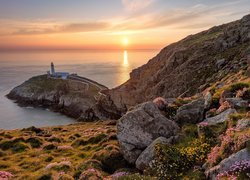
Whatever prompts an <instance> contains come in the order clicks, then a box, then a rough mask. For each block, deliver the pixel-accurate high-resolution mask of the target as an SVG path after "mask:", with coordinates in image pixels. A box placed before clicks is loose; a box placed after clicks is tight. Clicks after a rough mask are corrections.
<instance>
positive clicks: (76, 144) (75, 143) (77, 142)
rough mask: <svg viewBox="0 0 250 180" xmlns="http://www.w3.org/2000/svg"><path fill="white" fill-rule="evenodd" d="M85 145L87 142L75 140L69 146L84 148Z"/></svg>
mask: <svg viewBox="0 0 250 180" xmlns="http://www.w3.org/2000/svg"><path fill="white" fill-rule="evenodd" d="M87 144H88V141H85V140H84V139H77V140H75V141H74V142H73V143H72V144H71V146H73V147H79V146H85V145H87Z"/></svg>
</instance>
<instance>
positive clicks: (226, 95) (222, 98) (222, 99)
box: [220, 89, 234, 105]
mask: <svg viewBox="0 0 250 180" xmlns="http://www.w3.org/2000/svg"><path fill="white" fill-rule="evenodd" d="M233 96H234V95H233V93H232V92H231V91H230V90H227V89H226V90H224V91H223V92H222V93H221V95H220V105H222V104H223V103H224V102H225V101H226V98H232V97H233Z"/></svg>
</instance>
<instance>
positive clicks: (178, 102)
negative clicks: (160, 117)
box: [174, 98, 191, 107]
mask: <svg viewBox="0 0 250 180" xmlns="http://www.w3.org/2000/svg"><path fill="white" fill-rule="evenodd" d="M190 102H191V100H185V99H181V98H178V99H177V100H176V101H175V102H174V103H175V105H176V106H178V107H180V106H183V105H184V104H188V103H190Z"/></svg>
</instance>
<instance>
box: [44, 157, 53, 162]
mask: <svg viewBox="0 0 250 180" xmlns="http://www.w3.org/2000/svg"><path fill="white" fill-rule="evenodd" d="M53 159H54V158H53V157H52V156H49V157H47V158H46V159H45V162H51V161H53Z"/></svg>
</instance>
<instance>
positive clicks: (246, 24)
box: [105, 15, 250, 112]
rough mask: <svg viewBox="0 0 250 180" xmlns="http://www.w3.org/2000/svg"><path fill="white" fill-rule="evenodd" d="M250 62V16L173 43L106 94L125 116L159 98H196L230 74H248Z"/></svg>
mask: <svg viewBox="0 0 250 180" xmlns="http://www.w3.org/2000/svg"><path fill="white" fill-rule="evenodd" d="M249 58H250V15H247V16H245V17H243V18H242V19H241V20H238V21H235V22H232V23H229V24H225V25H221V26H216V27H213V28H211V29H209V30H207V31H203V32H201V33H198V34H196V35H190V36H188V37H186V38H185V39H183V40H181V41H179V42H177V43H173V44H171V45H169V46H167V47H165V48H164V49H162V50H161V51H160V53H159V54H158V55H157V56H155V57H154V58H152V59H151V60H149V62H148V63H147V64H145V65H143V66H141V67H139V68H137V69H134V70H133V71H132V72H131V73H130V79H129V80H128V81H127V82H126V83H124V84H122V85H121V86H119V87H116V88H114V89H111V90H109V91H107V92H105V93H106V94H107V95H108V96H109V99H111V100H112V101H113V104H114V105H115V106H116V107H117V108H118V109H119V110H120V111H121V112H125V111H126V110H127V109H128V108H129V107H130V106H134V105H136V104H139V103H142V102H145V101H147V100H152V99H154V98H156V97H158V96H162V97H178V96H180V95H182V96H190V95H194V94H196V93H198V92H201V91H202V90H204V89H205V88H206V87H208V86H209V85H210V84H211V83H214V82H217V81H218V80H220V79H222V78H223V77H225V76H227V75H229V74H235V73H237V72H239V71H240V70H246V69H247V67H248V63H247V61H248V60H249Z"/></svg>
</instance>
